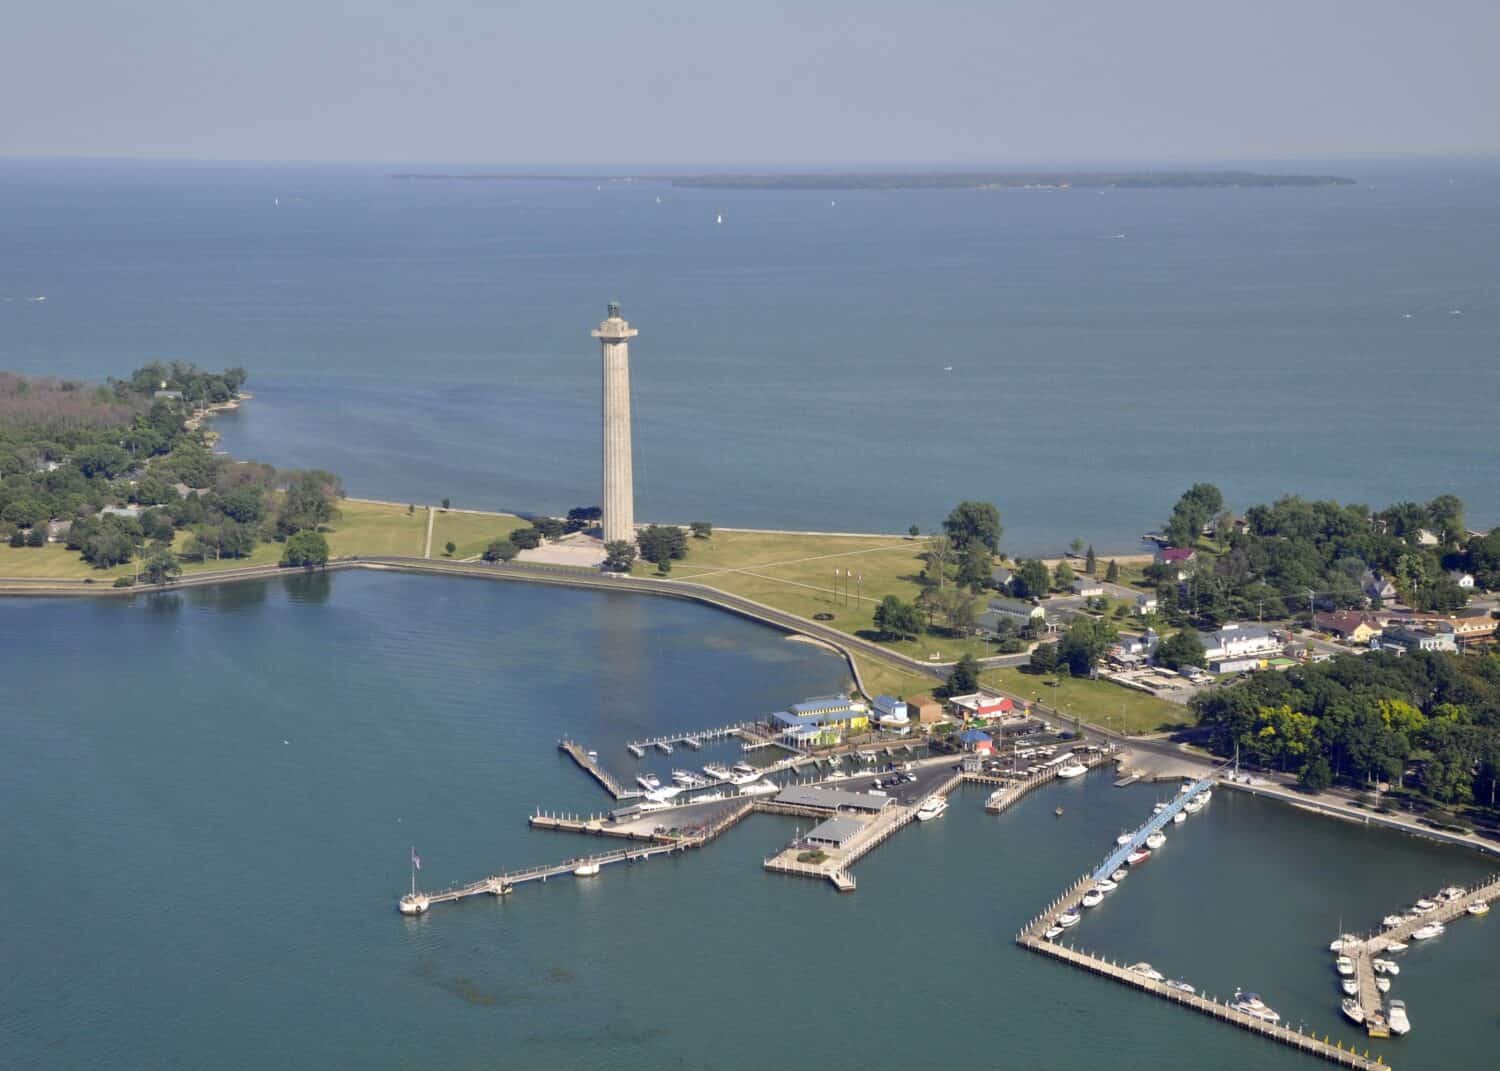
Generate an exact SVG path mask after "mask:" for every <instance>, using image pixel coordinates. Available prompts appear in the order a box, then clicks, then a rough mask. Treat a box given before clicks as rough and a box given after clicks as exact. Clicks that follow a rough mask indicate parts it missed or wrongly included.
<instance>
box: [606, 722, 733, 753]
mask: <svg viewBox="0 0 1500 1071" xmlns="http://www.w3.org/2000/svg"><path fill="white" fill-rule="evenodd" d="M726 736H737V737H739V738H740V739H741V740H743V741H745V742H746V743H747V744H761V743H762V740H763V736H762V735H761V734H760V733H758V732H756V724H755V722H753V721H742V722H738V723H736V724H734V725H721V726H720V727H719V728H717V729H693V730H690V731H687V732H681V733H667V734H665V735H663V736H653V737H651V738H650V739H649V740H631V741H630V742H629V743H627V744H626V745H625V750H626V751H628V752H630V753H631V754H632V755H634V756H635V757H636V758H638V759H639V758H644V757H645V754H646V752H648V751H650V750H651V749H652V748H655V749H656V750H657V751H660V752H661V753H662V754H663V755H670V754H672V748H673V747H674V746H676V745H678V744H681V745H682V746H683V747H686V748H688V749H689V750H690V751H697V750H698V749H699V748H701V747H702V746H703V745H704V743H705V742H707V741H709V740H721V739H723V738H724V737H726Z"/></svg>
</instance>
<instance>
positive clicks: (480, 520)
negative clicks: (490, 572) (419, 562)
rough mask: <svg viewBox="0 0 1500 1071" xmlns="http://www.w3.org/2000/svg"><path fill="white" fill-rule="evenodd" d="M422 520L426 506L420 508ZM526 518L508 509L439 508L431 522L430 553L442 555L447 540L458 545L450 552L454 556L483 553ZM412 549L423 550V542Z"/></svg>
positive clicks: (454, 557) (418, 552)
mask: <svg viewBox="0 0 1500 1071" xmlns="http://www.w3.org/2000/svg"><path fill="white" fill-rule="evenodd" d="M419 513H421V515H422V523H423V525H424V526H425V525H426V523H427V516H426V511H425V510H420V511H419ZM525 527H526V522H525V521H523V520H522V519H521V518H520V517H516V516H512V515H511V514H509V513H468V512H464V513H459V512H456V511H453V510H438V512H437V516H436V518H435V519H434V521H433V525H432V556H433V557H434V558H441V557H443V556H444V554H445V552H444V550H443V548H444V547H445V546H447V545H448V544H449V543H450V542H451V543H454V544H456V545H457V549H456V550H455V551H454V552H453V560H454V561H458V560H459V559H462V558H472V557H474V555H476V554H482V553H483V552H484V548H485V547H487V546H489V545H490V544H491V543H493V542H494V541H495V540H497V539H503V538H505V537H506V536H508V535H510V533H511V532H513V531H515V530H516V529H517V528H525ZM414 553H417V554H421V553H422V545H421V543H420V541H419V542H418V545H417V549H416V551H415V552H414Z"/></svg>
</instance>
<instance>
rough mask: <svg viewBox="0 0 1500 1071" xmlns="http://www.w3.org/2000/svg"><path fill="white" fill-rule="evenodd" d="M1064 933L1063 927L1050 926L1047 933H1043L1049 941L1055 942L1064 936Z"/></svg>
mask: <svg viewBox="0 0 1500 1071" xmlns="http://www.w3.org/2000/svg"><path fill="white" fill-rule="evenodd" d="M1062 932H1063V928H1062V927H1061V926H1048V927H1047V930H1046V932H1045V933H1043V934H1042V936H1043V937H1045V938H1046V939H1047V940H1049V941H1055V940H1057V938H1059V937H1061V936H1062Z"/></svg>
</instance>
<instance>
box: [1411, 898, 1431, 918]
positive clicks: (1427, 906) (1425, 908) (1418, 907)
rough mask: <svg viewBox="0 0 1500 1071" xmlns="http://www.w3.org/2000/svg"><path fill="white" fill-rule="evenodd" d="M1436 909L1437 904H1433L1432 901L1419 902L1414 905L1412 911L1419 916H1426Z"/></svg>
mask: <svg viewBox="0 0 1500 1071" xmlns="http://www.w3.org/2000/svg"><path fill="white" fill-rule="evenodd" d="M1436 907H1437V904H1435V903H1433V902H1432V901H1431V900H1418V901H1417V902H1416V903H1415V904H1413V905H1412V908H1411V909H1412V911H1413V912H1415V913H1416V914H1418V915H1425V914H1427V913H1428V912H1429V911H1432V910H1433V909H1434V908H1436Z"/></svg>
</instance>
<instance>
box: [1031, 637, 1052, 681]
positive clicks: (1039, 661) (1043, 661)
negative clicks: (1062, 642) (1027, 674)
mask: <svg viewBox="0 0 1500 1071" xmlns="http://www.w3.org/2000/svg"><path fill="white" fill-rule="evenodd" d="M1027 666H1028V668H1029V669H1030V670H1031V672H1033V673H1042V674H1046V673H1051V672H1052V671H1053V670H1055V669H1056V668H1057V644H1055V643H1039V644H1037V645H1036V646H1035V647H1033V648H1032V649H1031V660H1030V662H1028V663H1027Z"/></svg>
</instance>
